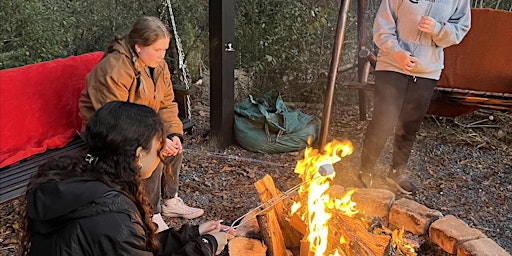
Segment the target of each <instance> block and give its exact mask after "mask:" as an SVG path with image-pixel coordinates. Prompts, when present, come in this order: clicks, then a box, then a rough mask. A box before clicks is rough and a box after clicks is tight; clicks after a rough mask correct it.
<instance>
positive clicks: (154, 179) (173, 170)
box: [143, 154, 183, 213]
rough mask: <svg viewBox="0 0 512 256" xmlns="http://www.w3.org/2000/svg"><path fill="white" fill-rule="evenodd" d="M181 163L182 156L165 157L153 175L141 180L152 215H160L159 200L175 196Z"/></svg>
mask: <svg viewBox="0 0 512 256" xmlns="http://www.w3.org/2000/svg"><path fill="white" fill-rule="evenodd" d="M182 162H183V154H177V155H175V156H169V157H166V158H165V160H164V161H163V162H161V163H160V164H158V166H157V167H156V169H155V171H154V172H153V174H152V175H151V176H150V177H149V178H147V179H144V180H143V186H144V190H145V192H146V196H147V199H148V201H149V204H150V205H151V209H152V211H153V213H160V198H162V199H170V198H174V197H175V196H176V193H177V192H178V184H179V174H180V170H181V163H182ZM164 167H165V168H164Z"/></svg>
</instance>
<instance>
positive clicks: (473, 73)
mask: <svg viewBox="0 0 512 256" xmlns="http://www.w3.org/2000/svg"><path fill="white" fill-rule="evenodd" d="M471 15H472V24H471V29H470V30H469V32H468V34H467V35H466V37H465V38H464V39H463V40H462V42H461V43H460V44H458V45H454V46H451V47H448V48H446V49H445V50H444V51H445V69H444V70H443V73H442V75H441V78H440V80H439V82H438V85H437V87H436V88H435V92H434V96H433V98H432V102H431V104H430V109H429V114H433V115H439V116H447V117H455V116H459V115H463V114H467V113H470V112H472V111H475V110H477V109H479V108H486V109H492V110H497V111H504V112H509V113H512V65H510V49H509V47H510V42H512V33H510V31H512V12H507V11H501V10H494V9H472V10H471ZM496 24H499V25H496ZM359 58H360V60H362V61H363V62H364V64H363V65H362V66H363V67H364V68H363V69H364V70H363V72H362V74H363V76H362V78H361V79H360V81H358V82H347V83H344V84H343V86H344V87H346V88H350V89H357V90H359V111H360V113H359V114H360V115H359V116H360V119H361V120H366V118H367V113H366V112H367V111H366V110H367V93H368V92H371V91H373V90H374V86H375V84H374V83H373V82H371V81H368V76H369V74H370V72H371V70H372V69H371V67H373V68H375V62H376V57H375V55H373V54H372V53H371V52H370V51H368V50H366V49H361V50H360V52H359Z"/></svg>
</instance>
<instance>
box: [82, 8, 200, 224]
mask: <svg viewBox="0 0 512 256" xmlns="http://www.w3.org/2000/svg"><path fill="white" fill-rule="evenodd" d="M169 42H170V34H169V31H168V29H167V28H166V27H165V25H164V24H163V23H162V22H161V21H160V20H159V19H158V18H155V17H142V18H140V19H138V20H137V21H136V22H135V23H134V24H133V26H132V28H131V30H130V32H129V33H128V34H126V35H124V36H122V37H116V38H114V40H113V41H112V42H111V43H110V45H109V46H108V48H107V50H106V51H105V54H104V56H103V58H102V59H101V61H100V62H99V63H98V64H97V65H96V66H95V67H94V68H93V69H92V71H91V72H90V73H89V74H88V75H87V77H86V87H85V89H84V90H83V91H82V93H81V98H80V103H79V107H80V115H81V117H82V119H83V124H82V128H83V127H85V126H86V125H87V122H88V121H89V118H90V117H91V116H92V115H93V113H94V112H95V111H96V110H98V109H99V108H100V107H101V106H103V105H104V104H106V103H107V102H110V101H114V100H119V101H129V102H133V103H137V104H141V105H146V106H148V107H151V108H152V109H154V110H155V111H156V112H157V113H158V115H159V116H160V118H161V119H162V122H163V123H164V126H165V132H166V135H167V141H166V145H165V146H164V147H163V149H162V154H163V155H164V156H166V159H165V165H166V166H165V167H166V168H163V165H162V164H160V165H159V166H158V167H157V169H156V170H155V172H154V173H153V175H152V176H151V177H150V178H148V179H146V180H145V181H144V187H145V189H146V193H147V195H148V198H149V201H150V204H151V206H152V209H153V212H154V213H156V215H155V216H160V215H159V214H158V213H160V211H161V212H162V214H163V215H165V216H170V217H183V218H188V219H192V218H197V217H199V216H201V215H202V214H203V212H204V211H203V210H202V209H199V208H193V207H189V206H187V205H185V204H184V203H183V201H182V200H181V199H180V198H179V197H178V196H177V191H178V181H179V172H180V168H181V163H182V160H183V154H182V145H181V142H182V135H183V125H182V123H181V121H180V119H179V117H178V106H177V103H176V102H174V93H173V89H172V83H171V79H170V72H169V68H168V66H167V63H166V62H165V61H164V56H165V52H166V50H167V48H168V47H169ZM162 172H163V173H162ZM160 198H162V199H163V201H162V202H161V207H160ZM159 220H161V217H159ZM156 222H157V223H163V221H158V220H157V221H156ZM164 226H165V225H164ZM164 228H165V227H164Z"/></svg>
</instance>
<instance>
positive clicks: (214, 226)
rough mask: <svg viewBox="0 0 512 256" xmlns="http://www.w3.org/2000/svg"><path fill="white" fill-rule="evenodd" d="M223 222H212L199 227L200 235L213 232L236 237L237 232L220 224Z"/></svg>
mask: <svg viewBox="0 0 512 256" xmlns="http://www.w3.org/2000/svg"><path fill="white" fill-rule="evenodd" d="M221 222H222V220H211V221H207V222H205V223H202V224H200V225H199V234H200V235H204V234H208V233H213V232H220V231H222V232H225V233H228V234H230V235H233V236H234V235H235V230H234V229H232V228H231V227H229V226H226V225H222V224H220V223H221Z"/></svg>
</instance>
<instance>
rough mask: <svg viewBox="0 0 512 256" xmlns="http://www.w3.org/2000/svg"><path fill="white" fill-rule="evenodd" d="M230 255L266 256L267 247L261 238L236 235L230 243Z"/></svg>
mask: <svg viewBox="0 0 512 256" xmlns="http://www.w3.org/2000/svg"><path fill="white" fill-rule="evenodd" d="M228 248H229V255H237V256H266V255H267V247H266V246H265V245H264V244H262V243H261V242H260V241H259V240H256V239H251V238H245V237H235V238H233V239H231V240H229V243H228Z"/></svg>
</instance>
